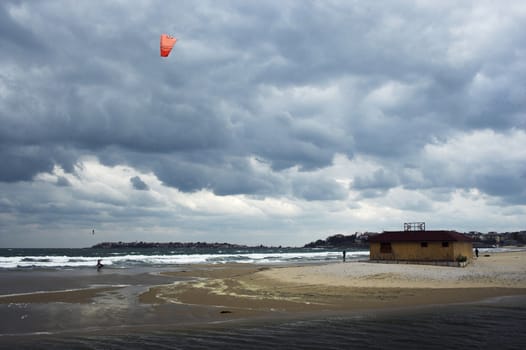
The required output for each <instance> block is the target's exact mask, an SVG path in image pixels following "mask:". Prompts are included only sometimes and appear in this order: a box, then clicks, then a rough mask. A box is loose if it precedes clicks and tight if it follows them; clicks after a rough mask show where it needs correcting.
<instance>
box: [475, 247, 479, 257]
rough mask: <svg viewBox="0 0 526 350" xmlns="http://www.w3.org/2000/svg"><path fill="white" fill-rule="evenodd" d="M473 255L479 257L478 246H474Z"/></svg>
mask: <svg viewBox="0 0 526 350" xmlns="http://www.w3.org/2000/svg"><path fill="white" fill-rule="evenodd" d="M475 256H476V257H477V258H478V257H479V249H478V248H475Z"/></svg>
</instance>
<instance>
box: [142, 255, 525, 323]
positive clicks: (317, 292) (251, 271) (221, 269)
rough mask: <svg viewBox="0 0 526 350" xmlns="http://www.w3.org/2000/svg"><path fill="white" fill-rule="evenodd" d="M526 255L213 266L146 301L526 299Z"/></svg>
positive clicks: (376, 303) (312, 307)
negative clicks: (450, 263) (453, 261)
mask: <svg viewBox="0 0 526 350" xmlns="http://www.w3.org/2000/svg"><path fill="white" fill-rule="evenodd" d="M525 266H526V252H524V251H521V252H506V253H499V254H488V255H487V256H481V257H479V258H478V259H476V260H474V261H473V262H472V263H471V264H469V265H468V266H467V267H464V268H460V267H444V266H431V265H408V264H379V263H369V262H352V263H331V264H324V265H311V266H297V267H273V268H268V267H254V266H251V265H228V266H217V265H213V266H208V267H206V268H201V269H199V270H188V271H183V272H174V273H167V274H168V275H171V276H177V277H191V278H194V279H193V280H190V281H187V282H179V283H177V284H173V285H167V286H158V287H153V288H151V289H150V290H149V291H148V292H146V293H143V294H142V295H141V296H140V300H141V302H143V303H153V304H158V303H161V304H162V303H184V304H193V305H210V306H216V307H222V308H223V309H225V310H228V312H229V313H231V314H232V315H235V314H236V313H241V314H246V313H247V312H249V311H250V312H256V311H260V312H271V311H285V312H313V311H323V310H324V311H333V312H334V311H338V312H349V311H353V310H365V309H379V308H403V307H413V306H422V305H434V304H450V303H462V302H470V301H477V300H482V299H486V298H491V297H499V296H511V295H526V269H525Z"/></svg>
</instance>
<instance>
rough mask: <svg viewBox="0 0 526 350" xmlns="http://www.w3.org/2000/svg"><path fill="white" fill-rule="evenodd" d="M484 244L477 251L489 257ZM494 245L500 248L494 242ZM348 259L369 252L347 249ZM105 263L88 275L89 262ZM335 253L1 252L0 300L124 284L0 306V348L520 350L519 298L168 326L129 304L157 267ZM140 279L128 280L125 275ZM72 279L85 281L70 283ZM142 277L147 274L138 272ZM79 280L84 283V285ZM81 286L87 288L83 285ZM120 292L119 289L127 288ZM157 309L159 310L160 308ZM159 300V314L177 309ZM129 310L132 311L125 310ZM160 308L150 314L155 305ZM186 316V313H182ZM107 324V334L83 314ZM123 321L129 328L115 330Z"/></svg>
mask: <svg viewBox="0 0 526 350" xmlns="http://www.w3.org/2000/svg"><path fill="white" fill-rule="evenodd" d="M493 251H497V250H495V249H493V250H492V249H487V250H483V251H481V253H491V252H493ZM498 251H506V249H502V248H499V250H498ZM346 258H347V261H348V262H350V263H352V262H353V261H360V260H366V259H367V258H368V251H364V250H360V249H355V250H353V249H348V250H346ZM99 259H101V260H102V263H103V264H104V265H105V266H104V268H103V270H104V271H103V272H102V273H97V272H96V269H95V265H96V263H97V260H99ZM341 260H342V251H341V250H335V249H303V248H279V249H278V248H268V249H263V248H258V249H222V250H218V249H180V250H175V249H167V248H163V249H155V248H147V249H93V248H85V249H0V297H1V296H2V295H3V296H6V295H19V294H24V293H35V292H36V293H38V292H45V291H50V290H76V289H81V288H86V287H92V285H94V284H97V287H100V286H104V285H108V286H110V285H113V286H118V285H122V286H127V287H125V288H122V290H123V291H124V292H123V294H122V295H121V296H119V298H117V299H115V298H113V299H111V300H112V303H113V302H115V300H120V301H119V302H121V303H122V305H120V306H119V305H117V306H114V305H113V306H111V308H110V306H108V305H105V304H104V299H102V300H101V301H100V305H94V304H93V303H92V304H89V305H80V304H79V305H76V304H68V303H48V304H46V305H34V304H0V349H400V348H403V349H463V350H465V349H469V348H475V349H524V348H526V296H514V297H500V298H494V299H488V300H481V301H478V302H473V303H464V304H454V305H440V306H439V305H429V306H426V307H418V308H411V309H403V310H396V309H395V310H369V311H360V312H356V313H350V314H345V315H325V314H320V315H311V316H309V317H301V318H294V317H284V318H276V319H272V320H269V319H266V320H246V321H244V322H219V323H218V322H212V323H210V324H198V325H195V324H193V325H189V326H180V327H178V326H177V324H176V323H177V322H179V319H178V318H177V317H174V318H173V319H172V318H171V316H170V318H168V316H166V317H165V318H164V319H163V321H166V320H170V322H172V323H173V325H174V327H166V325H160V324H157V325H156V324H155V322H157V321H155V322H154V321H151V319H150V318H149V314H148V312H147V309H146V308H143V306H138V305H133V307H128V304H126V303H129V302H131V301H130V300H128V301H126V299H127V298H129V296H130V295H136V294H134V293H136V292H137V290H139V289H140V288H142V287H144V286H143V285H141V283H148V284H152V285H155V284H162V283H166V282H165V281H164V280H163V279H162V277H161V276H160V275H159V274H158V272H160V271H171V270H172V271H173V270H181V269H187V268H189V267H190V266H194V267H195V266H203V268H206V266H207V265H209V264H231V263H245V264H257V265H267V266H274V265H275V266H283V265H285V266H286V265H302V264H316V263H330V262H338V261H341ZM138 275H141V277H140V278H137V279H136V280H135V279H134V277H133V276H138ZM75 276H79V277H82V278H79V279H78V280H82V281H84V282H82V283H84V284H81V283H80V282H78V283H79V284H75V283H77V282H74V281H75V280H76V278H75ZM145 276H148V277H145ZM86 283H87V284H86ZM88 284H89V285H88ZM126 291H128V292H129V294H126V293H128V292H126ZM163 307H164V306H163ZM181 307H182V306H180V305H167V306H166V310H170V308H174V310H178V309H177V308H181ZM133 310H134V311H133ZM156 313H159V310H157V311H156ZM185 315H187V314H185ZM83 318H85V319H90V320H97V319H99V320H100V322H101V323H102V324H106V323H107V324H111V325H112V327H113V328H111V331H104V330H101V329H100V328H94V327H93V325H92V324H87V323H85V322H83V321H82V319H83ZM123 320H125V322H126V323H129V324H130V326H131V327H130V328H126V327H122V328H119V327H115V324H116V323H119V322H122V321H123Z"/></svg>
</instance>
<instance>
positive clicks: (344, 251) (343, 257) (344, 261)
mask: <svg viewBox="0 0 526 350" xmlns="http://www.w3.org/2000/svg"><path fill="white" fill-rule="evenodd" d="M343 262H345V250H344V251H343Z"/></svg>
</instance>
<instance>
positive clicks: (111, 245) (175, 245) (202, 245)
mask: <svg viewBox="0 0 526 350" xmlns="http://www.w3.org/2000/svg"><path fill="white" fill-rule="evenodd" d="M91 248H98V249H119V248H171V249H192V248H194V249H281V248H289V247H282V246H277V247H274V246H264V245H257V246H248V245H243V244H232V243H217V242H216V243H207V242H102V243H98V244H95V245H94V246H92V247H91Z"/></svg>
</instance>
